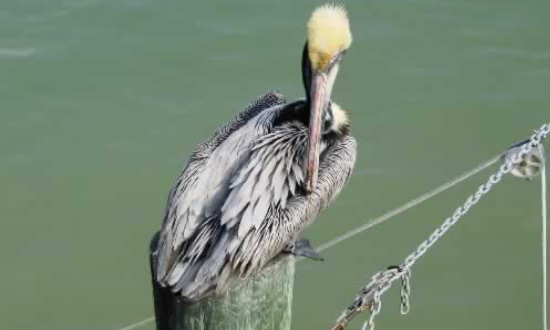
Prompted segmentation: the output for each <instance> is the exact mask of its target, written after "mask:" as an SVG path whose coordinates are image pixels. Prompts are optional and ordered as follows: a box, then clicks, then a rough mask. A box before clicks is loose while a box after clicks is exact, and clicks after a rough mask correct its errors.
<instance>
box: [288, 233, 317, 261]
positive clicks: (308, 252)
mask: <svg viewBox="0 0 550 330" xmlns="http://www.w3.org/2000/svg"><path fill="white" fill-rule="evenodd" d="M285 252H287V253H290V254H292V255H294V256H296V257H304V258H309V259H312V260H316V261H323V260H325V259H323V257H321V255H320V254H319V252H317V250H315V249H314V248H313V247H312V246H311V244H310V243H309V240H308V239H304V238H303V239H301V240H298V241H296V242H295V243H294V244H293V245H291V246H289V247H287V248H286V249H285Z"/></svg>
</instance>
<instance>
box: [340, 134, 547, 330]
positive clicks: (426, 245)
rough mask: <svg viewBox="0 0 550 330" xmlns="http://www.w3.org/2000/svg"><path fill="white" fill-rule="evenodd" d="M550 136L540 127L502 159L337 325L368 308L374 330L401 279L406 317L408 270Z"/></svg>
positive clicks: (382, 274) (366, 328) (370, 329)
mask: <svg viewBox="0 0 550 330" xmlns="http://www.w3.org/2000/svg"><path fill="white" fill-rule="evenodd" d="M549 133H550V124H545V125H543V126H541V128H540V129H538V130H536V131H535V133H534V134H533V135H532V136H531V138H530V139H529V141H528V142H526V143H525V144H523V145H522V146H521V148H520V149H519V151H517V152H516V153H514V154H513V155H512V156H511V157H508V158H506V159H505V162H504V164H502V165H501V166H500V168H499V170H498V171H497V172H496V173H495V174H493V175H491V176H490V177H489V179H488V180H487V182H486V183H484V184H482V185H481V186H480V187H479V188H478V190H477V191H476V192H475V193H474V194H473V195H471V196H469V197H468V198H467V199H466V201H465V202H464V204H463V205H462V206H460V207H459V208H457V209H456V210H455V212H454V213H453V215H452V216H450V217H449V218H447V219H445V221H444V222H443V224H442V225H441V226H440V227H439V228H437V229H436V230H435V231H434V232H433V233H432V234H431V235H430V236H429V237H428V239H427V240H425V241H424V242H422V244H420V245H419V246H418V248H417V249H416V250H415V251H414V252H413V253H412V254H410V255H409V256H408V257H407V258H406V259H405V262H404V263H403V264H402V265H401V266H400V267H392V268H390V269H388V270H386V271H383V272H379V273H377V274H375V275H374V276H373V277H372V279H371V281H370V282H369V283H368V284H367V285H366V286H364V287H363V288H362V290H361V294H360V295H358V296H357V297H356V299H355V301H354V303H353V304H352V306H350V307H349V308H348V309H346V310H345V311H344V312H343V313H342V315H341V316H340V317H339V318H338V320H337V323H341V324H345V323H347V321H348V320H347V316H348V315H349V312H350V311H361V310H364V309H366V308H367V307H366V306H368V305H369V302H371V305H370V308H368V309H370V312H371V314H370V317H369V319H368V320H367V321H366V322H365V323H364V324H363V327H362V329H363V330H373V329H374V319H375V317H376V315H378V314H379V313H380V309H381V308H382V302H381V299H380V298H381V296H382V294H384V292H386V290H388V289H389V288H390V287H391V285H392V283H393V282H394V281H395V280H397V279H401V314H406V313H408V311H409V309H410V303H409V302H410V277H411V271H410V269H411V267H412V266H413V265H414V264H415V263H416V262H417V261H418V260H419V259H420V258H421V257H422V256H423V255H424V254H425V253H426V252H427V251H428V250H429V249H430V248H431V247H432V246H433V245H434V244H435V243H437V242H438V241H439V239H441V237H443V235H445V233H447V231H448V230H449V229H450V228H451V227H452V226H454V225H455V224H456V223H457V222H458V220H459V219H460V218H461V217H462V216H464V215H465V214H466V213H468V211H469V210H470V208H471V207H472V206H474V205H476V204H477V203H478V202H479V201H480V199H481V198H482V197H483V196H484V195H486V194H487V193H489V191H491V189H492V188H493V186H494V185H495V184H497V183H499V182H500V181H501V180H502V177H503V176H504V175H505V174H508V173H509V172H510V171H511V170H512V169H514V166H516V165H517V164H519V163H520V162H521V161H522V160H523V158H524V156H526V155H527V154H529V152H531V151H532V150H533V149H534V148H536V147H538V146H539V145H540V142H541V141H542V140H543V139H544V138H546V136H547V135H548V134H549Z"/></svg>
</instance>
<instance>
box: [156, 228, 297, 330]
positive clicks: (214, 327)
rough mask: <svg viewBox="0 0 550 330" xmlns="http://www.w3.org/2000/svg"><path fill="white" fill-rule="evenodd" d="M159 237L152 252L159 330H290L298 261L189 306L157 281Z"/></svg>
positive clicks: (289, 260) (285, 262)
mask: <svg viewBox="0 0 550 330" xmlns="http://www.w3.org/2000/svg"><path fill="white" fill-rule="evenodd" d="M158 237H159V234H158V233H157V234H156V235H155V236H154V237H153V239H152V241H151V246H150V249H149V261H150V266H151V276H152V280H153V298H154V304H155V319H156V325H157V330H290V322H291V308H292V288H293V284H294V258H293V257H290V256H287V257H282V258H280V259H279V260H278V261H276V262H274V263H272V264H271V265H269V266H268V267H266V268H265V269H264V271H262V273H261V274H258V275H256V276H254V277H250V278H246V279H242V280H239V281H238V282H237V283H235V284H234V285H233V286H232V287H231V288H230V289H229V291H228V292H227V293H225V294H223V295H222V296H214V297H208V298H205V299H203V300H201V301H199V302H197V303H195V304H189V303H186V302H185V301H183V300H182V299H181V298H180V297H177V296H176V295H174V294H173V293H172V292H171V291H170V290H169V289H166V288H163V287H161V286H160V285H159V284H158V283H157V282H156V280H155V275H154V274H155V273H156V272H155V265H156V259H155V255H154V254H153V252H154V251H155V250H156V247H157V244H158Z"/></svg>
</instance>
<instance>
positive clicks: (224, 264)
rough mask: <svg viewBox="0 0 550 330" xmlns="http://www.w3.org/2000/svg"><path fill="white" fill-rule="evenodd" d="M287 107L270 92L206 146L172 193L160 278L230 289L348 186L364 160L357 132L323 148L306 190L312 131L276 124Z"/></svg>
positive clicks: (191, 292) (181, 287) (193, 292)
mask: <svg viewBox="0 0 550 330" xmlns="http://www.w3.org/2000/svg"><path fill="white" fill-rule="evenodd" d="M286 106H287V104H286V102H285V100H284V98H283V97H282V95H280V94H277V93H268V94H266V95H264V96H263V97H261V98H259V99H258V100H257V101H255V102H254V103H252V104H251V105H250V106H249V107H248V108H247V109H246V110H244V111H243V112H241V113H240V114H238V115H237V117H236V118H234V119H233V120H232V121H231V122H230V123H228V124H227V125H225V126H223V127H221V128H220V129H218V130H217V131H216V132H215V134H214V136H213V137H212V138H211V139H210V140H208V141H206V142H204V143H201V144H199V145H197V147H196V148H195V151H194V152H193V154H192V155H191V157H190V159H189V161H188V163H187V165H186V166H185V168H184V170H183V172H182V173H181V175H180V177H179V178H178V180H177V181H176V184H175V185H174V186H173V188H172V190H171V192H170V194H169V197H168V202H167V206H166V213H165V218H164V222H163V225H162V229H161V239H160V243H159V248H158V251H157V253H158V266H157V280H158V281H159V283H161V284H163V285H165V286H170V287H171V288H172V290H173V291H174V292H181V295H182V296H184V297H185V298H187V299H189V300H197V299H200V298H202V297H204V296H205V295H207V294H209V293H211V292H213V291H216V292H223V291H224V290H225V289H226V288H227V286H228V285H229V284H230V283H231V280H232V279H234V278H236V277H239V276H248V275H251V274H254V273H255V272H257V271H259V270H260V269H261V268H262V267H263V266H265V264H266V263H268V262H269V261H270V260H271V259H273V258H274V257H275V256H277V255H278V254H279V253H281V251H282V250H283V249H284V248H285V247H287V246H289V245H291V244H293V243H294V241H295V240H296V239H297V238H298V237H299V235H300V233H301V232H302V231H303V229H304V228H305V227H307V226H308V225H309V224H310V223H311V222H312V221H313V220H314V219H315V218H316V217H317V215H318V214H319V212H321V211H322V210H323V209H324V208H326V207H327V206H328V204H329V202H330V201H331V200H332V199H334V197H335V196H336V195H337V193H338V192H339V191H340V190H341V189H342V188H343V186H344V185H345V183H346V182H347V180H348V178H349V176H350V174H351V172H352V170H353V166H354V163H355V152H356V142H355V140H354V139H353V137H351V136H349V135H347V134H344V135H342V136H341V137H338V138H336V139H333V140H332V141H330V142H325V143H324V144H323V145H322V146H321V149H322V150H323V149H324V151H322V155H321V161H320V165H319V179H318V184H317V186H316V187H315V189H314V190H313V191H312V192H311V193H310V194H304V193H303V191H302V188H301V187H302V184H303V182H304V178H305V173H304V170H303V169H304V166H303V165H304V161H305V156H306V153H307V150H306V149H307V148H306V147H307V139H308V135H307V127H306V126H304V125H303V124H300V123H299V122H296V121H289V122H284V123H282V124H279V125H274V122H275V119H276V118H278V116H279V115H280V114H281V112H282V111H284V110H285V107H286Z"/></svg>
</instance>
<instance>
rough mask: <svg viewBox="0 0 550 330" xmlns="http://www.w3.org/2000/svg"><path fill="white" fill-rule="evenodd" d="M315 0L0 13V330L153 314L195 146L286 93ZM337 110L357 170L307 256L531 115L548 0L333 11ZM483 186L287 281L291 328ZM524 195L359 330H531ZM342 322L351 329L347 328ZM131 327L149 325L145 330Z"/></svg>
mask: <svg viewBox="0 0 550 330" xmlns="http://www.w3.org/2000/svg"><path fill="white" fill-rule="evenodd" d="M317 4H318V2H316V1H291V0H287V1H252V0H241V1H231V2H230V1H211V2H208V3H207V2H194V3H191V2H189V1H169V0H159V1H153V0H48V1H44V0H2V1H1V2H0V217H1V220H0V329H6V330H7V329H40V330H43V329H52V330H63V329H79V330H80V329H83V330H85V329H90V330H118V329H120V328H122V327H124V326H126V325H129V324H132V323H134V322H137V321H140V320H143V319H145V318H148V317H150V316H151V314H152V306H151V300H152V299H151V289H150V283H149V273H148V265H147V259H146V246H147V242H148V239H149V237H150V236H151V235H152V233H153V232H154V231H155V230H156V229H157V228H158V225H159V222H160V220H161V215H162V211H163V207H164V203H165V198H166V194H167V192H168V190H169V188H170V186H171V184H172V183H173V181H174V180H175V178H176V176H177V174H178V171H179V169H180V166H181V164H182V162H183V160H184V159H185V157H186V155H187V154H188V153H189V152H190V151H191V150H192V148H193V146H194V144H195V142H197V141H200V140H203V139H205V138H207V137H208V136H209V135H210V134H211V132H212V131H213V129H214V128H215V127H216V126H218V125H220V124H222V123H224V122H225V121H226V120H227V119H228V118H230V117H231V116H232V115H233V114H235V112H236V111H237V110H239V109H242V108H243V107H244V106H245V105H246V104H247V102H249V101H251V100H254V99H255V98H256V97H257V96H258V95H260V94H262V93H265V92H267V91H270V90H273V89H276V90H279V91H281V92H283V93H284V94H285V95H286V96H287V97H288V98H289V99H294V98H296V97H300V96H301V95H302V86H301V81H300V71H299V66H300V55H301V49H302V46H303V43H304V35H305V32H304V30H305V28H304V26H305V21H306V20H307V17H308V15H309V13H310V12H311V10H312V9H313V8H314V7H315V6H317ZM346 5H347V7H348V9H349V11H350V17H351V21H352V29H353V33H354V44H353V46H352V48H351V50H350V52H349V53H348V56H347V57H346V59H345V62H344V63H343V65H342V68H341V70H340V75H339V77H338V81H337V83H336V87H335V94H334V98H335V99H336V100H337V101H338V102H339V103H340V104H341V105H342V106H343V107H344V108H345V109H349V111H350V115H351V120H352V125H353V134H354V135H355V136H356V138H357V139H358V141H359V158H358V162H357V168H356V172H355V175H354V177H353V179H352V181H351V183H350V184H349V186H348V188H347V189H346V190H345V192H344V193H342V195H341V196H340V198H339V199H338V201H337V202H336V203H335V204H333V206H332V207H331V208H330V209H329V210H328V211H327V212H326V213H324V214H323V216H321V217H320V218H319V220H318V222H316V224H315V225H314V226H313V227H312V228H311V230H310V231H309V234H308V236H309V238H311V239H312V241H313V242H314V243H316V244H321V243H323V242H326V241H328V240H329V239H331V238H333V237H335V236H337V235H339V234H341V233H343V232H345V231H347V230H349V229H351V228H354V227H356V226H358V225H359V224H362V223H364V222H365V221H367V220H368V219H370V218H373V217H376V216H378V215H380V214H382V213H383V212H385V211H387V210H389V209H391V208H393V207H395V206H398V205H400V204H402V203H404V202H406V201H407V200H409V199H412V198H414V197H416V196H417V195H419V194H421V193H423V192H425V191H427V190H429V189H431V188H433V187H435V186H437V185H439V184H441V183H443V182H445V181H446V180H448V179H449V178H450V177H452V176H454V175H457V174H459V173H461V172H463V171H466V170H468V169H470V168H472V167H473V166H475V165H477V164H478V163H479V162H481V161H483V160H485V159H488V158H490V157H492V156H493V155H495V154H497V153H498V152H500V151H501V150H502V148H504V147H506V146H507V145H509V144H511V143H513V142H516V141H518V140H520V139H522V138H524V137H525V136H526V135H528V134H530V132H531V130H532V129H533V128H535V127H538V126H539V125H541V124H542V123H544V122H545V121H547V120H548V119H549V114H550V90H549V86H550V19H549V16H550V2H549V1H547V0H526V1H512V0H476V1H474V0H392V1H390V0H385V1H382V0H373V1H359V0H358V1H347V2H346ZM488 174H489V172H486V173H483V174H481V175H479V176H477V177H476V178H474V179H473V180H470V181H468V182H467V183H465V184H462V185H460V186H459V187H458V188H454V189H453V190H451V191H449V192H447V193H446V194H444V195H440V196H438V197H437V198H435V199H433V200H431V201H430V202H429V203H426V204H423V205H422V206H420V207H417V208H415V209H413V210H411V211H409V212H407V213H406V214H404V215H401V216H399V217H397V218H395V219H393V220H392V221H390V222H388V223H387V224H384V225H382V226H379V227H376V228H375V229H373V230H372V231H370V232H367V233H364V234H362V235H359V236H357V237H355V238H353V239H351V240H348V241H346V242H345V243H342V244H341V245H338V246H337V247H335V248H333V249H331V250H328V251H326V252H324V256H325V258H326V259H327V260H326V262H324V263H316V262H310V261H306V262H304V263H301V264H300V265H299V267H298V272H297V278H296V286H295V300H294V316H293V317H294V319H293V325H294V326H293V328H294V329H328V327H329V325H330V324H331V322H332V321H333V320H335V318H336V317H337V316H338V315H339V314H340V312H341V310H342V309H343V308H344V307H345V306H347V305H348V304H349V303H350V302H351V300H352V298H353V297H354V295H355V292H356V290H357V288H358V287H359V285H360V284H362V283H364V282H366V279H367V278H368V277H369V276H370V275H371V274H373V273H374V272H376V271H378V270H380V269H383V268H385V267H386V266H387V265H389V264H395V263H398V262H400V261H401V260H402V259H403V258H404V257H405V256H406V255H407V254H408V253H409V252H411V251H412V250H413V249H414V248H415V247H416V246H417V244H418V243H420V242H421V241H422V240H423V239H424V238H425V237H427V235H428V234H429V233H430V232H431V231H432V230H433V229H435V227H436V226H437V225H439V224H440V223H441V222H442V221H443V219H444V218H445V217H446V216H448V215H450V214H451V213H452V211H453V210H454V208H455V207H456V206H458V205H459V203H461V202H462V201H463V199H464V198H465V197H467V196H468V194H469V193H470V192H472V191H473V190H474V189H476V187H477V185H478V184H480V183H481V182H482V181H483V180H484V179H485V178H486V177H487V176H488ZM539 189H540V188H539V185H538V182H537V181H534V182H531V183H527V182H523V181H519V180H515V179H512V178H506V180H504V182H503V183H502V184H501V185H499V186H498V187H497V188H496V189H495V191H494V192H493V193H491V194H490V195H489V196H488V197H487V199H485V200H483V201H482V203H481V204H479V206H478V207H476V208H475V209H473V210H472V213H471V214H469V215H468V216H467V218H465V219H464V220H463V222H461V223H460V224H459V225H458V227H456V228H455V229H453V230H452V231H451V232H450V234H449V235H448V236H447V237H445V239H444V240H443V241H442V242H441V243H440V244H439V245H437V248H435V249H434V250H432V251H430V252H429V254H427V255H426V256H425V258H424V259H423V260H422V261H421V262H419V263H418V264H417V265H416V266H415V269H414V270H413V279H412V290H413V296H412V309H411V313H410V314H409V315H408V316H400V315H399V312H398V301H399V300H398V294H397V290H392V291H391V292H390V293H389V294H388V295H386V296H384V308H383V310H382V315H381V316H380V317H379V318H378V319H377V329H447V330H453V329H461V330H462V329H539V328H540V327H541V316H540V315H541V311H542V307H541V295H542V293H541V283H540V282H541V281H540V280H541V271H540V248H539V245H540V243H539V241H540V238H539V237H540V218H539V213H540V209H539V204H540V197H539V194H538V191H539ZM359 328H360V322H354V323H353V324H352V325H351V326H350V327H349V329H359ZM139 329H153V325H152V323H148V324H145V325H144V326H142V327H140V328H139Z"/></svg>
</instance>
